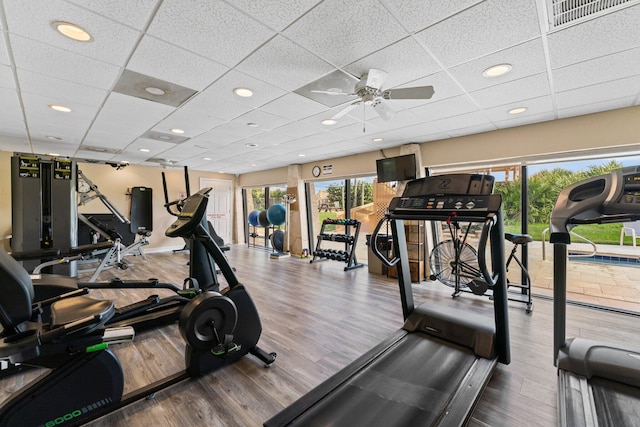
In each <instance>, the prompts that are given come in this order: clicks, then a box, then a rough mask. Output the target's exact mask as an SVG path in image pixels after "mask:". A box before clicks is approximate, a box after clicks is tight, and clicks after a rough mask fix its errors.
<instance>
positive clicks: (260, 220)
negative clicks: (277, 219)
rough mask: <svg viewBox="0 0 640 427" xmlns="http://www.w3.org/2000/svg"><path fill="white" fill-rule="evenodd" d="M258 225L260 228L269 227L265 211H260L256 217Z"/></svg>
mask: <svg viewBox="0 0 640 427" xmlns="http://www.w3.org/2000/svg"><path fill="white" fill-rule="evenodd" d="M258 223H259V224H260V226H261V227H268V226H269V225H270V223H269V218H267V211H260V214H259V215H258Z"/></svg>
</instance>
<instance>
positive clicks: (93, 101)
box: [17, 69, 108, 107]
mask: <svg viewBox="0 0 640 427" xmlns="http://www.w3.org/2000/svg"><path fill="white" fill-rule="evenodd" d="M17 74H18V81H19V82H20V87H21V88H22V93H32V94H36V95H41V96H45V97H48V98H50V99H51V102H50V103H59V104H65V105H66V104H67V103H69V104H83V105H88V106H91V107H100V106H101V105H102V103H103V102H104V100H105V98H106V97H107V93H108V92H107V91H106V90H104V89H98V88H95V87H91V86H85V85H81V84H77V83H73V82H70V81H68V80H61V79H58V78H55V77H49V76H47V75H43V74H39V73H34V72H32V71H28V70H21V69H20V70H18V71H17Z"/></svg>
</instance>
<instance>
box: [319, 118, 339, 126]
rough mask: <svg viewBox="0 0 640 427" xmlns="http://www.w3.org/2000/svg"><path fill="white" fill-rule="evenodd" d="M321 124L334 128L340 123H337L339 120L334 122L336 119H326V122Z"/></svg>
mask: <svg viewBox="0 0 640 427" xmlns="http://www.w3.org/2000/svg"><path fill="white" fill-rule="evenodd" d="M320 123H322V124H323V125H325V126H333V125H335V124H336V123H338V121H337V120H334V119H324V120H323V121H321V122H320Z"/></svg>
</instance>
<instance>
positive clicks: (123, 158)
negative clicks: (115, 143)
mask: <svg viewBox="0 0 640 427" xmlns="http://www.w3.org/2000/svg"><path fill="white" fill-rule="evenodd" d="M148 159H149V153H140V152H138V153H134V152H126V151H125V152H123V153H119V154H115V155H114V156H113V157H111V158H110V159H109V160H110V161H112V162H127V163H129V164H131V165H138V164H141V163H143V162H145V161H147V160H148Z"/></svg>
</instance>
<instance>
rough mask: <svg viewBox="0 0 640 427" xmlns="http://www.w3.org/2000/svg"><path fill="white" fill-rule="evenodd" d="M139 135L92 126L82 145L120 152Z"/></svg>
mask: <svg viewBox="0 0 640 427" xmlns="http://www.w3.org/2000/svg"><path fill="white" fill-rule="evenodd" d="M138 135H139V133H138V132H134V131H128V130H127V129H122V128H114V129H111V128H109V127H104V126H103V128H102V129H98V128H96V127H95V126H92V127H91V129H89V132H88V133H87V135H86V136H85V138H84V140H83V141H82V143H83V144H84V145H88V146H91V147H103V148H109V149H115V150H120V149H123V148H124V147H126V146H127V145H129V144H130V143H131V141H133V140H135V139H136V138H137V137H138Z"/></svg>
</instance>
